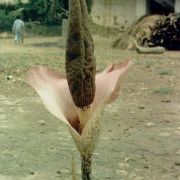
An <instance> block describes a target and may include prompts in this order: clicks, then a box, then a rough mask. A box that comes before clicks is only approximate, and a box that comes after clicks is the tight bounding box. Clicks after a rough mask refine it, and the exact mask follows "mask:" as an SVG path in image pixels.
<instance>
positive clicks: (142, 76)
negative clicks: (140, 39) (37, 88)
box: [0, 37, 180, 180]
mask: <svg viewBox="0 0 180 180" xmlns="http://www.w3.org/2000/svg"><path fill="white" fill-rule="evenodd" d="M58 39H59V38H56V37H53V38H52V37H51V38H50V37H49V38H45V37H44V38H43V37H34V38H26V39H25V44H24V45H22V46H15V45H14V44H13V40H12V39H1V40H0V180H59V179H62V180H69V179H71V153H73V154H74V155H75V157H76V158H75V159H76V163H77V171H78V174H80V167H79V166H80V161H79V155H78V152H77V151H76V148H75V145H74V144H73V141H72V139H71V137H70V134H69V133H68V130H67V127H66V126H65V125H64V124H63V123H62V122H61V121H60V120H58V119H56V118H55V117H53V116H52V115H51V114H50V113H49V112H47V111H46V109H45V108H44V106H43V105H42V103H41V101H40V98H39V97H38V95H36V93H35V92H34V91H33V90H32V89H31V88H30V87H29V86H28V85H27V84H26V83H25V82H24V75H25V72H26V71H27V70H28V69H29V68H30V67H32V66H36V65H45V66H50V67H52V68H54V69H57V70H59V71H61V72H64V52H65V49H64V48H62V47H57V46H56V45H57V41H58ZM94 39H95V48H96V51H95V54H96V60H97V69H98V71H99V70H103V69H104V68H105V67H106V66H107V65H108V64H110V63H112V62H119V61H123V60H124V59H131V60H132V61H133V66H132V68H131V69H130V71H129V73H128V75H127V76H126V78H125V80H124V84H123V87H122V92H121V95H120V97H119V98H118V100H116V101H115V102H114V103H113V104H111V105H109V106H107V108H106V110H105V112H104V115H103V118H102V121H103V129H102V133H101V136H100V139H99V144H98V146H97V149H96V151H95V154H94V158H93V180H106V179H110V180H120V179H122V180H179V179H180V98H179V97H180V52H165V54H163V55H138V54H137V53H136V52H133V51H130V52H129V51H120V50H117V49H111V48H110V43H111V39H103V38H98V37H94ZM60 41H61V39H60ZM79 179H80V178H79Z"/></svg>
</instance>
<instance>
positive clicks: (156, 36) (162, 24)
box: [112, 14, 180, 50]
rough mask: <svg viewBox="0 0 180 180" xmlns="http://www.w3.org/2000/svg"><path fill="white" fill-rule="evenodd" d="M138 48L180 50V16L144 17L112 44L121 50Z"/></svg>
mask: <svg viewBox="0 0 180 180" xmlns="http://www.w3.org/2000/svg"><path fill="white" fill-rule="evenodd" d="M134 42H136V43H134ZM137 46H140V47H157V46H161V47H164V48H165V49H168V50H180V14H169V15H168V16H163V15H151V16H145V17H142V18H141V19H139V20H138V21H137V22H135V23H134V24H132V25H131V26H130V27H129V28H128V29H126V30H125V32H124V33H123V34H121V35H120V36H119V37H118V38H117V39H116V40H115V41H114V42H113V44H112V47H118V48H120V49H135V48H136V47H137Z"/></svg>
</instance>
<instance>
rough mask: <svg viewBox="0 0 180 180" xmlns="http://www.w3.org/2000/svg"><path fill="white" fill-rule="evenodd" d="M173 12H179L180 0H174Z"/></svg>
mask: <svg viewBox="0 0 180 180" xmlns="http://www.w3.org/2000/svg"><path fill="white" fill-rule="evenodd" d="M175 12H176V13H180V0H176V3H175Z"/></svg>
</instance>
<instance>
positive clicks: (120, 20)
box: [91, 0, 180, 28]
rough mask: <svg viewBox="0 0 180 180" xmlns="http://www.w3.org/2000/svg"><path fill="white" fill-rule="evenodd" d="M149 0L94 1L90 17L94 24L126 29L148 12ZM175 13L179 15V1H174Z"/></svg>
mask: <svg viewBox="0 0 180 180" xmlns="http://www.w3.org/2000/svg"><path fill="white" fill-rule="evenodd" d="M148 1H150V0H94V4H93V7H92V11H91V17H92V19H93V21H94V22H95V23H96V24H99V25H104V26H111V27H112V26H113V27H118V28H119V27H123V26H124V27H126V25H128V24H130V23H132V22H133V21H134V20H136V19H137V18H139V17H141V16H143V15H145V14H146V13H148V12H149V9H148V8H149V7H148ZM175 12H178V13H180V0H175Z"/></svg>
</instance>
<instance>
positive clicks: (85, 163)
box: [81, 155, 92, 180]
mask: <svg viewBox="0 0 180 180" xmlns="http://www.w3.org/2000/svg"><path fill="white" fill-rule="evenodd" d="M91 162H92V157H91V156H88V157H85V156H83V155H81V172H82V180H91V175H92V172H91Z"/></svg>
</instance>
